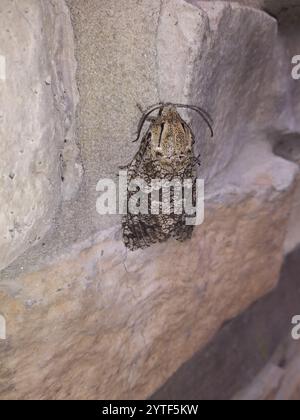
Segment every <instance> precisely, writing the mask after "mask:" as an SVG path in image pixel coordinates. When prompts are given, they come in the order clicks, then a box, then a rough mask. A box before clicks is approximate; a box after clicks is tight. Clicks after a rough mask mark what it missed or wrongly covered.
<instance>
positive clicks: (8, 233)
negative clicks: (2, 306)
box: [0, 0, 80, 270]
mask: <svg viewBox="0 0 300 420" xmlns="http://www.w3.org/2000/svg"><path fill="white" fill-rule="evenodd" d="M0 26H1V28H2V30H1V34H0V55H1V56H2V57H5V64H6V69H5V73H6V77H5V79H4V78H3V79H2V80H0V89H1V97H0V130H1V131H0V132H1V141H0V166H1V190H0V201H1V210H0V270H1V269H3V268H4V267H6V266H7V265H8V264H9V263H11V262H12V261H13V260H14V259H16V258H17V257H18V256H19V255H20V254H22V253H23V252H24V251H26V250H27V249H29V248H30V247H32V246H33V245H35V244H37V243H40V242H41V239H42V238H43V236H44V234H45V233H46V232H47V231H48V230H49V229H50V227H51V225H52V222H53V217H54V214H55V212H56V210H57V208H58V206H59V204H60V202H61V200H62V199H63V197H64V198H65V199H68V198H70V196H71V195H72V193H74V192H75V190H76V188H78V181H79V178H80V166H77V167H76V166H75V165H77V164H76V163H75V160H76V159H77V155H78V150H77V151H76V149H77V147H76V146H75V143H74V123H75V120H74V117H75V107H76V103H77V91H76V88H75V84H74V77H75V76H74V74H75V73H74V71H75V63H74V56H73V55H72V52H73V50H72V47H73V44H72V41H73V39H72V30H71V26H70V19H69V16H68V10H67V9H66V8H65V6H64V3H63V2H61V1H55V2H51V3H50V2H46V3H45V2H43V3H41V2H40V1H37V0H24V1H22V2H21V3H20V2H11V1H9V0H3V1H2V2H1V5H0ZM3 65H4V64H3ZM65 139H69V141H70V144H73V146H72V150H73V151H72V152H71V153H70V152H68V156H67V157H66V158H65V157H64V154H65V150H64V140H65ZM60 156H61V157H60ZM65 159H67V160H70V162H69V166H70V167H72V168H73V169H68V171H69V172H70V175H68V174H63V171H64V169H63V165H62V161H63V160H65ZM62 178H66V184H65V185H68V186H66V187H64V186H63V184H62Z"/></svg>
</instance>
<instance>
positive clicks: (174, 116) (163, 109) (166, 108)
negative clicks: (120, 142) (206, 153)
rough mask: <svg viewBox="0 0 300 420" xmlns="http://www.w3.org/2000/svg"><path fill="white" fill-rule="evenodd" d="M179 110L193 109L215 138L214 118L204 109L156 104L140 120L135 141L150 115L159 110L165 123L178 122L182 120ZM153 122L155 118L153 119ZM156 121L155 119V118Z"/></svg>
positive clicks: (182, 105) (191, 106)
mask: <svg viewBox="0 0 300 420" xmlns="http://www.w3.org/2000/svg"><path fill="white" fill-rule="evenodd" d="M178 108H187V109H191V110H193V111H195V112H197V113H198V114H199V115H200V116H201V117H202V119H203V120H204V121H205V122H206V124H207V125H208V127H209V129H210V132H211V136H212V137H213V135H214V133H213V129H212V124H213V121H212V118H211V116H210V115H209V114H208V112H206V111H205V110H204V109H202V108H200V107H198V106H195V105H184V104H172V103H166V104H163V103H161V104H156V105H153V106H151V107H150V108H149V109H148V110H147V111H145V112H144V113H143V115H142V117H141V119H140V122H139V125H138V130H137V138H136V139H135V140H134V141H138V140H139V138H140V135H141V132H142V129H143V126H144V124H145V122H146V121H147V119H148V118H149V117H150V115H151V114H152V113H153V112H154V111H157V110H159V115H158V117H157V118H159V117H161V118H162V119H164V120H165V121H169V122H171V121H176V120H178V119H179V118H180V119H181V117H180V115H179V113H178V111H177V109H178ZM152 120H153V118H152ZM154 120H155V118H154Z"/></svg>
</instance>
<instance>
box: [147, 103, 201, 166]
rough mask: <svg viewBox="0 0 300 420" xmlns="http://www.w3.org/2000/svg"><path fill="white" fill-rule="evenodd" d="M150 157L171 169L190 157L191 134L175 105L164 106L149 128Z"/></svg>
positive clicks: (184, 162) (183, 164)
mask: <svg viewBox="0 0 300 420" xmlns="http://www.w3.org/2000/svg"><path fill="white" fill-rule="evenodd" d="M148 136H149V139H148V140H150V149H151V157H152V160H154V161H159V164H160V165H161V166H164V167H170V168H172V169H175V168H177V169H179V168H180V167H181V166H185V165H186V162H187V161H188V160H189V159H190V158H191V153H192V145H193V134H192V131H191V129H190V128H189V126H188V125H187V124H186V122H185V121H184V120H183V119H182V118H181V116H180V114H179V113H178V111H177V109H176V107H175V106H173V105H170V106H165V107H162V108H161V109H160V111H159V115H158V116H157V118H156V119H155V120H154V121H153V123H152V125H151V127H150V128H149V132H148Z"/></svg>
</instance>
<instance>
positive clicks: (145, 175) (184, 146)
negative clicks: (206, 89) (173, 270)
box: [122, 103, 213, 251]
mask: <svg viewBox="0 0 300 420" xmlns="http://www.w3.org/2000/svg"><path fill="white" fill-rule="evenodd" d="M178 108H188V109H191V110H194V111H196V112H197V113H198V114H199V115H200V116H201V117H202V118H203V120H204V121H205V122H206V124H207V125H208V127H209V129H210V131H211V135H212V136H213V129H212V119H211V117H210V115H209V114H208V113H207V112H206V111H204V110H203V109H202V108H200V107H198V106H193V105H183V104H171V103H165V104H162V103H160V104H157V105H153V106H152V107H150V108H149V109H147V110H146V111H145V112H144V113H143V115H142V117H141V120H140V122H139V125H138V131H137V138H136V140H135V141H138V140H139V138H140V136H141V133H142V130H143V127H144V124H145V123H146V121H149V122H150V125H149V127H148V129H147V130H146V132H145V134H144V135H143V137H142V140H141V143H140V146H139V149H138V152H137V153H136V155H135V156H134V158H133V159H132V161H131V162H130V163H129V164H128V165H127V166H125V167H123V169H126V170H127V177H128V190H127V214H126V215H124V216H123V219H122V228H123V240H124V243H125V245H126V247H127V248H129V249H130V250H132V251H134V250H137V249H139V248H146V247H149V246H150V245H152V244H154V243H157V242H164V241H166V240H168V239H169V238H171V237H173V238H175V239H176V240H178V241H185V240H186V239H189V238H191V236H192V232H193V228H194V226H191V225H188V224H187V223H186V218H187V214H186V212H185V210H184V209H182V211H176V205H177V203H178V200H176V192H175V188H176V187H175V185H180V183H181V185H184V182H185V180H191V182H192V185H191V189H192V202H193V204H195V181H196V165H197V164H200V160H199V156H198V157H195V155H194V149H193V145H194V143H195V137H194V134H193V132H192V130H191V128H190V126H189V125H188V124H187V123H186V121H184V119H183V118H182V117H181V116H180V114H179V113H178V111H177V109H178ZM155 111H158V115H157V116H155V117H153V116H151V114H152V113H153V112H155ZM136 179H138V180H139V183H138V185H137V186H135V187H134V188H132V186H131V188H129V185H130V184H131V185H132V184H133V185H134V181H135V180H136ZM154 180H155V182H154ZM141 181H142V183H143V185H144V186H146V187H148V189H149V190H148V191H152V192H153V189H155V190H156V195H155V197H156V199H155V202H153V196H151V195H150V194H149V198H148V199H147V200H148V201H147V205H146V207H147V208H146V211H143V212H139V213H137V214H136V212H134V214H133V212H132V211H131V210H130V205H129V204H130V200H131V199H132V198H134V195H135V194H137V192H138V191H139V190H140V189H141V186H140V184H141ZM174 181H176V182H174ZM154 185H156V188H154ZM164 185H167V187H170V186H171V188H170V194H169V198H170V205H169V211H167V212H165V211H162V210H163V209H164V208H165V207H164V195H163V194H162V192H163V191H164V189H163V188H164ZM184 194H186V195H187V193H186V191H185V190H183V189H182V188H181V195H180V194H179V195H180V197H179V200H181V201H183V200H187V197H185V196H184ZM154 209H155V211H154Z"/></svg>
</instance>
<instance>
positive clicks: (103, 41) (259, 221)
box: [0, 0, 299, 399]
mask: <svg viewBox="0 0 300 420" xmlns="http://www.w3.org/2000/svg"><path fill="white" fill-rule="evenodd" d="M25 4H28V12H26V7H25ZM10 5H11V3H10V2H8V1H7V2H4V3H3V6H2V4H1V6H0V10H1V14H0V19H3V20H4V21H5V23H6V26H7V25H8V22H10V25H9V27H8V29H9V30H10V31H11V32H12V33H15V36H17V35H16V34H18V36H19V37H20V39H19V40H18V45H17V44H15V46H14V48H13V49H12V51H11V52H9V51H3V52H1V54H2V55H6V56H7V57H8V58H9V57H10V56H11V59H10V60H8V63H9V62H10V61H14V60H15V61H16V62H17V61H18V60H19V64H18V66H21V67H18V66H17V67H15V68H14V70H11V71H12V72H15V75H16V77H21V75H23V76H22V77H23V79H22V80H21V79H20V80H18V81H14V83H12V81H9V80H8V81H7V82H6V84H3V82H1V81H0V83H2V85H1V89H3V90H4V94H5V95H6V100H5V102H6V103H12V104H13V106H14V107H16V109H15V111H14V112H13V113H9V114H8V113H7V111H6V110H5V109H4V117H3V118H4V122H2V126H1V129H2V131H3V136H4V137H3V138H4V139H5V140H4V141H2V142H1V146H0V147H2V148H3V151H2V153H1V157H0V159H1V161H2V159H3V160H4V166H3V167H1V177H2V178H1V183H3V185H4V188H3V190H1V192H0V194H1V195H2V194H4V195H3V197H4V198H3V200H4V201H3V202H4V203H5V204H4V209H1V214H3V215H2V216H1V217H2V219H1V223H0V229H6V230H7V228H8V226H11V224H13V220H15V225H16V223H19V224H18V225H17V227H16V228H15V229H16V230H17V232H18V230H20V231H21V233H18V235H21V237H20V238H19V239H18V238H17V237H16V240H15V241H14V238H13V237H11V238H10V239H6V242H4V245H3V248H2V246H1V251H0V254H1V267H2V268H3V270H2V272H1V273H0V313H1V314H2V315H4V317H5V319H6V321H7V332H8V337H7V340H5V341H1V342H0V398H1V399H7V398H13V399H22V398H26V399H29V398H39V399H45V398H48V399H49V398H50V399H57V398H71V399H83V398H87V399H103V398H106V399H114V398H130V399H131V398H134V399H137V398H146V397H148V396H150V395H151V394H152V393H153V392H154V391H155V390H156V389H157V388H158V387H160V386H161V385H162V384H163V383H164V382H165V381H166V380H167V379H168V378H169V377H170V376H171V375H172V374H173V373H174V372H175V371H176V370H177V369H178V368H179V367H180V365H181V364H182V363H183V362H185V361H186V360H187V359H189V358H190V357H191V356H192V355H193V354H194V353H195V352H196V351H197V350H199V349H200V348H203V347H204V346H205V345H206V344H207V343H208V341H209V340H210V339H211V338H212V337H213V336H214V334H215V333H216V332H217V331H218V329H219V328H220V327H221V325H222V324H223V323H224V322H225V321H226V320H228V319H231V318H233V317H235V316H236V315H238V314H239V313H240V312H241V311H243V310H244V309H245V308H247V307H248V306H249V305H250V304H251V303H252V302H253V301H255V300H257V299H259V298H260V297H262V296H264V295H265V294H266V293H268V292H269V291H270V290H272V289H273V288H274V287H275V286H276V284H277V282H278V279H279V272H280V268H281V265H282V261H283V257H284V242H285V238H286V231H287V226H288V223H289V214H290V211H291V208H292V205H293V200H294V195H295V189H296V184H297V182H296V181H297V175H298V173H299V165H298V163H297V162H295V161H291V160H290V159H286V158H284V157H283V155H282V153H277V154H275V153H274V147H275V145H277V143H278V141H279V138H280V136H281V134H282V133H290V131H291V126H292V125H293V124H294V122H295V119H293V115H292V116H291V115H290V112H291V110H293V109H294V108H293V107H294V103H293V102H291V101H290V97H291V95H292V91H291V90H290V83H289V78H290V68H289V66H288V65H287V66H286V59H287V53H286V50H285V48H284V43H283V40H282V38H281V36H280V33H279V31H278V23H277V21H276V20H275V19H274V18H273V17H271V16H270V15H268V14H266V13H264V12H262V11H261V10H257V9H254V8H249V7H244V6H242V5H239V4H233V3H232V4H231V3H228V2H219V1H216V2H197V3H195V4H194V5H191V4H189V3H187V2H185V1H184V0H161V1H159V0H154V1H151V2H149V1H148V0H127V1H126V2H125V1H124V2H123V1H122V2H120V1H119V0H101V1H100V0H98V1H97V0H85V1H82V0H68V1H67V4H65V3H64V2H63V1H62V0H53V1H51V2H49V3H48V2H43V1H38V0H35V1H34V0H25V1H24V3H22V7H21V9H20V8H18V7H19V6H16V4H15V3H14V8H13V10H10V9H12V8H10V7H9V6H10ZM9 11H11V12H12V13H14V14H15V16H14V18H9V15H10V14H9ZM69 12H70V16H71V22H72V26H73V30H74V39H75V56H76V60H77V64H78V66H77V78H76V82H77V86H78V89H79V97H80V104H79V107H78V114H77V130H76V133H77V136H76V138H77V140H76V141H77V143H78V144H76V143H75V140H74V133H75V125H74V115H75V110H76V104H77V91H76V84H75V79H74V73H73V72H74V69H75V67H76V66H75V63H74V57H73V52H74V51H73V48H74V44H73V41H74V40H73V34H72V30H71V29H72V28H71V27H70V20H69V18H70V17H69V14H68V13H69ZM49 13H50V14H49ZM8 19H11V20H8ZM20 25H21V26H20ZM23 26H24V27H23ZM20 28H22V30H20ZM42 28H43V31H42V30H41V29H42ZM53 28H54V29H53ZM229 29H230V30H229ZM5 36H8V37H9V33H8V32H7V33H6V35H5ZM46 40H47V42H46ZM14 42H16V41H11V45H14ZM48 42H50V44H51V48H50V47H48ZM22 43H23V44H24V48H27V49H28V50H29V51H30V53H28V51H27V52H25V51H23V52H22V48H21V49H20V45H21V44H22ZM1 48H2V47H1ZM20 51H21V56H20ZM14 54H15V56H14ZM17 54H18V59H17V58H16V55H17ZM22 54H24V56H23V55H22ZM20 68H22V70H23V71H22V72H21V71H20ZM24 68H28V69H30V73H29V72H28V73H27V74H26V75H25V72H24ZM17 69H19V70H17ZM8 74H10V72H9V73H8ZM14 78H15V76H14ZM9 89H10V90H9ZM27 90H28V91H27ZM31 90H32V91H33V92H31ZM28 92H31V93H30V95H31V96H30V97H28V95H29V93H28ZM36 92H37V93H36ZM13 97H15V98H19V99H18V100H16V99H15V100H13ZM1 98H2V96H1ZM160 100H162V101H176V102H185V103H194V104H197V105H202V106H203V107H204V108H205V109H207V110H208V111H209V112H210V113H211V114H212V116H213V119H214V121H215V125H214V126H215V137H214V139H213V140H211V139H210V138H209V136H208V133H207V130H206V128H205V126H204V124H203V122H201V121H199V119H198V118H197V117H196V116H194V115H191V114H190V113H187V114H186V118H187V119H189V120H190V123H191V124H192V126H193V129H194V131H195V133H196V149H197V150H198V151H199V152H200V151H201V153H202V160H203V165H202V167H201V169H200V170H199V176H201V177H203V178H204V179H205V181H206V218H205V223H204V224H203V225H202V226H200V227H197V229H196V230H195V234H194V236H193V238H192V240H191V241H189V242H186V243H183V244H180V243H176V242H173V241H169V242H167V243H165V244H161V245H156V246H154V247H152V248H150V249H147V250H144V251H137V252H134V253H130V252H127V251H126V249H125V247H124V245H123V243H122V241H121V235H120V220H119V216H115V217H110V216H106V217H102V216H99V215H98V214H97V213H96V199H97V196H98V193H97V192H96V185H97V182H98V180H99V179H100V178H101V177H104V176H105V177H114V178H115V174H116V172H117V170H118V166H119V165H121V164H125V163H127V161H128V160H130V158H131V157H132V155H133V153H134V152H135V150H136V147H137V146H136V145H134V144H132V142H131V140H132V138H133V135H134V131H135V129H136V125H137V121H138V119H139V110H138V108H137V106H136V104H137V103H140V104H141V105H142V106H143V107H147V106H149V105H151V104H152V103H155V102H157V101H160ZM1 101H2V99H1ZM27 101H28V102H27ZM27 110H28V111H27ZM1 112H2V113H3V111H1ZM28 113H30V114H31V115H32V117H30V118H29V116H28ZM20 121H23V122H22V124H21V123H20ZM8 123H9V124H10V125H7V124H8ZM292 131H293V133H294V135H296V134H297V132H298V127H296V126H295V124H294V125H293V129H292ZM66 133H67V134H66ZM34 134H36V136H35V135H34ZM8 138H9V139H13V138H14V139H15V140H14V141H12V140H11V141H10V140H8ZM32 139H35V141H36V143H34V142H32ZM65 141H66V143H65ZM27 142H28V143H27ZM25 145H26V147H25ZM20 147H21V148H23V149H24V150H23V149H22V150H23V152H24V153H23V155H24V156H23V155H22V157H21V158H20V157H18V158H16V157H15V156H16V155H17V153H19V152H20V150H21V149H20ZM28 149H29V150H28ZM79 150H80V158H79V156H78V151H79ZM26 153H28V154H26ZM39 162H42V163H41V165H40V166H41V167H42V169H38V167H36V165H39ZM43 165H44V166H43ZM81 165H82V166H81ZM81 168H83V169H81ZM10 171H13V173H14V175H15V176H14V178H13V179H11V178H10V177H9V173H10ZM40 172H41V173H40ZM81 175H82V182H81V184H80V178H81ZM13 182H14V183H17V182H20V184H18V185H17V184H15V187H14V188H13V187H12V186H11V183H13ZM22 182H23V183H24V184H23V183H22ZM79 184H80V188H79ZM21 194H22V195H21ZM1 199H2V197H1ZM28 203H30V208H28ZM6 206H7V209H6ZM26 206H27V207H26ZM8 207H9V208H8ZM34 208H35V210H33V209H34ZM10 209H12V210H10ZM9 211H14V212H16V214H17V215H18V217H19V218H18V219H17V218H15V219H14V218H13V216H12V215H10V216H9ZM7 217H9V218H11V223H8V221H7ZM18 220H19V222H18ZM19 226H20V229H19ZM22 226H23V228H22ZM24 226H26V229H25V228H24ZM17 228H18V229H17ZM21 228H22V229H21ZM50 228H51V229H50ZM24 229H25V231H24ZM49 229H50V230H49ZM46 230H49V231H48V233H47V235H46V236H45V237H44V239H43V241H44V244H45V247H44V249H43V251H41V249H40V248H41V247H39V246H33V247H30V248H29V246H32V245H34V244H33V243H30V244H29V245H28V237H29V236H30V235H31V237H33V238H35V234H36V235H38V238H39V237H41V238H42V236H43V235H44V234H45V231H46ZM1 232H2V231H1ZM36 232H37V233H36ZM8 233H10V232H8ZM4 234H5V232H3V235H2V233H1V237H0V241H3V237H4ZM15 235H17V234H16V233H15ZM7 238H8V237H7ZM38 238H37V239H38ZM16 244H18V245H16ZM5 247H6V248H5ZM5 249H7V251H5ZM25 251H26V252H25ZM24 252H25V253H24ZM21 253H23V256H20V257H19V258H17V259H16V257H18V255H20V254H21ZM12 260H15V261H14V262H13V263H12V264H11V265H10V266H8V264H9V263H10V262H12Z"/></svg>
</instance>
